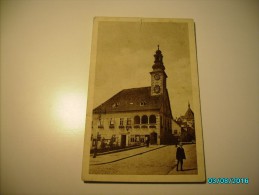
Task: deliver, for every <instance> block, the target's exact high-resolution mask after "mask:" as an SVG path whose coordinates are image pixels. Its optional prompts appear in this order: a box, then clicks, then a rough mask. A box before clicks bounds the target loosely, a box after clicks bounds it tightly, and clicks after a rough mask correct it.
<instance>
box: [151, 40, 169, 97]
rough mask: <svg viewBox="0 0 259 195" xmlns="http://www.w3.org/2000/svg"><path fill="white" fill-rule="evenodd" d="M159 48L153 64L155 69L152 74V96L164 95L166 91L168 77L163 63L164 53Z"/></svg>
mask: <svg viewBox="0 0 259 195" xmlns="http://www.w3.org/2000/svg"><path fill="white" fill-rule="evenodd" d="M157 47H158V49H157V51H156V53H155V55H154V57H155V61H154V65H153V66H152V69H153V71H152V72H150V74H151V96H157V95H163V94H165V93H166V78H167V75H166V73H165V67H164V63H163V55H162V52H161V51H160V50H159V45H158V46H157Z"/></svg>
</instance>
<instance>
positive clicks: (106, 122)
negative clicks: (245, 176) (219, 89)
mask: <svg viewBox="0 0 259 195" xmlns="http://www.w3.org/2000/svg"><path fill="white" fill-rule="evenodd" d="M89 75H90V79H89V90H88V105H87V116H86V129H85V144H84V156H83V169H82V179H83V181H85V182H87V181H89V182H94V181H95V182H160V183H161V182H204V181H205V164H204V152H203V139H202V124H201V111H200V110H201V108H200V98H199V85H198V66H197V59H196V42H195V26H194V21H193V20H192V19H149V18H109V17H97V18H95V19H94V26H93V40H92V53H91V63H90V74H89Z"/></svg>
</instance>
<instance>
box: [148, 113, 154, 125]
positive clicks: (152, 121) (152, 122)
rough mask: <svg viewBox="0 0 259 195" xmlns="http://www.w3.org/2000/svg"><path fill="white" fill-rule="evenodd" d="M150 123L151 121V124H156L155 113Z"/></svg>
mask: <svg viewBox="0 0 259 195" xmlns="http://www.w3.org/2000/svg"><path fill="white" fill-rule="evenodd" d="M149 123H150V124H155V123H156V116H155V115H150V117H149Z"/></svg>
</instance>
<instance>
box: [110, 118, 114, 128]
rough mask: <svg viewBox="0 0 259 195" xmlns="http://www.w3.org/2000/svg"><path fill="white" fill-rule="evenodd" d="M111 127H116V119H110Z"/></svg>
mask: <svg viewBox="0 0 259 195" xmlns="http://www.w3.org/2000/svg"><path fill="white" fill-rule="evenodd" d="M109 127H110V128H114V119H113V118H111V119H110V125H109Z"/></svg>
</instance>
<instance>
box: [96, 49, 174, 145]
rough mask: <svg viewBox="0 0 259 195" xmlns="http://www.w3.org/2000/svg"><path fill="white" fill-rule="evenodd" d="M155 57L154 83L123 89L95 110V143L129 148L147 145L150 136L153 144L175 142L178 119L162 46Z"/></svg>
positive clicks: (152, 81) (152, 77) (152, 76)
mask: <svg viewBox="0 0 259 195" xmlns="http://www.w3.org/2000/svg"><path fill="white" fill-rule="evenodd" d="M154 57H155V61H154V65H153V66H152V71H151V72H150V76H151V85H150V86H148V87H140V88H131V89H123V90H121V91H120V92H118V93H117V94H115V95H114V96H112V97H111V98H110V99H108V100H107V101H105V102H104V103H102V104H101V105H99V106H97V107H96V108H95V109H94V110H93V121H92V141H93V142H92V145H93V146H94V145H95V144H96V143H98V148H99V147H102V146H103V145H108V146H109V145H110V146H120V147H126V146H130V145H139V144H144V143H145V141H146V140H147V139H149V140H150V144H172V140H173V133H172V124H173V123H175V121H173V116H172V111H171V106H170V99H169V95H168V90H167V87H166V79H167V75H166V73H165V66H164V64H163V55H162V52H161V51H160V50H159V47H158V50H157V51H156V53H155V55H154ZM177 134H178V132H177ZM96 140H98V142H96Z"/></svg>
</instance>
